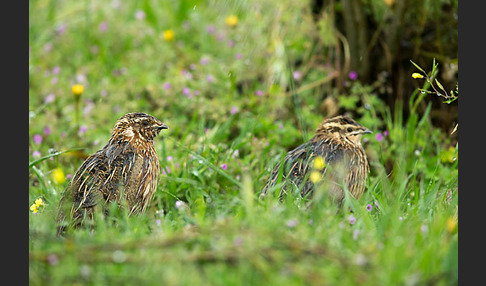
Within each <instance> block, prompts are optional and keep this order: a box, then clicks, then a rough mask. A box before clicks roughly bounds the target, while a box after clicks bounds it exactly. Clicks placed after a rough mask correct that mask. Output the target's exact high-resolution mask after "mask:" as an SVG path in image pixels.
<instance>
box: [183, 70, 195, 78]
mask: <svg viewBox="0 0 486 286" xmlns="http://www.w3.org/2000/svg"><path fill="white" fill-rule="evenodd" d="M181 74H182V75H183V76H185V77H186V78H187V79H192V73H191V72H189V71H187V70H182V72H181Z"/></svg>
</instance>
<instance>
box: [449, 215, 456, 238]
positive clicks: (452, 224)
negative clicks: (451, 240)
mask: <svg viewBox="0 0 486 286" xmlns="http://www.w3.org/2000/svg"><path fill="white" fill-rule="evenodd" d="M446 228H447V231H448V232H449V233H450V234H454V233H456V231H457V219H456V218H455V217H453V216H451V217H450V218H448V219H447V222H446Z"/></svg>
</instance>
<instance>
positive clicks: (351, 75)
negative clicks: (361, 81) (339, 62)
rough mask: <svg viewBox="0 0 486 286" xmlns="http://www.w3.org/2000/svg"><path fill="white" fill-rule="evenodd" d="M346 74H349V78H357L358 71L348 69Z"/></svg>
mask: <svg viewBox="0 0 486 286" xmlns="http://www.w3.org/2000/svg"><path fill="white" fill-rule="evenodd" d="M348 76H349V79H350V80H357V79H358V73H357V72H356V71H350V72H349V75H348Z"/></svg>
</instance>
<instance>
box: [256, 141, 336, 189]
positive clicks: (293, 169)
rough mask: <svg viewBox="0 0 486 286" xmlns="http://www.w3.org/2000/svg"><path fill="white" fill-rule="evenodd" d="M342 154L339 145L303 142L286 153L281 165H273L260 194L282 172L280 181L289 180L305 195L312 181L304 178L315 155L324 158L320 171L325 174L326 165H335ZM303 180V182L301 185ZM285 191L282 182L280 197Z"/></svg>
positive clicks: (275, 181) (310, 187)
mask: <svg viewBox="0 0 486 286" xmlns="http://www.w3.org/2000/svg"><path fill="white" fill-rule="evenodd" d="M344 155H345V154H344V152H343V151H342V149H341V148H339V146H335V145H332V144H329V143H327V142H324V141H322V140H311V141H309V142H307V143H304V144H302V145H300V146H298V147H297V148H295V149H293V150H292V151H289V152H288V153H287V155H286V156H285V159H284V161H283V167H282V166H281V163H279V164H277V165H276V166H275V167H274V169H273V171H272V173H271V175H270V178H269V180H268V182H267V184H266V185H265V187H264V188H263V190H262V191H261V193H260V196H265V195H266V193H267V192H268V189H269V188H271V187H274V186H275V184H276V183H277V181H278V178H279V174H280V173H281V174H282V183H284V182H286V181H289V182H291V183H292V184H294V185H295V186H297V187H298V188H300V189H301V194H302V195H305V194H307V193H308V192H309V191H310V190H311V189H312V188H313V184H312V182H310V180H306V179H307V178H306V176H308V175H309V173H310V172H309V171H310V170H311V169H312V162H313V160H314V159H315V158H316V157H317V156H321V157H322V158H323V159H324V161H325V166H324V168H323V169H322V170H321V172H322V174H325V173H326V171H327V166H328V165H335V164H337V163H338V162H340V161H342V160H343V157H344ZM281 169H282V170H281ZM304 181H305V184H304V185H301V184H302V182H304ZM287 183H288V182H287ZM285 192H286V188H285V184H284V186H283V187H282V189H281V190H280V198H281V197H282V196H283V195H284V194H285Z"/></svg>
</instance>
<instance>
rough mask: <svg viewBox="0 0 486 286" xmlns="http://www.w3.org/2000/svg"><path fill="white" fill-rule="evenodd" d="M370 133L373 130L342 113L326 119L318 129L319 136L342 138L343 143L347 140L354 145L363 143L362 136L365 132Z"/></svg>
mask: <svg viewBox="0 0 486 286" xmlns="http://www.w3.org/2000/svg"><path fill="white" fill-rule="evenodd" d="M369 133H373V132H372V131H371V130H369V129H368V128H366V127H364V126H363V125H361V124H359V123H358V122H356V121H354V120H353V119H351V118H349V117H347V116H342V115H339V116H336V117H332V118H328V119H325V120H324V121H323V122H322V123H321V125H320V126H319V128H317V131H316V135H317V136H319V137H325V138H330V139H334V140H338V141H339V140H340V141H341V142H342V143H345V142H347V143H351V144H353V145H361V138H362V137H363V135H364V134H369Z"/></svg>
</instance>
